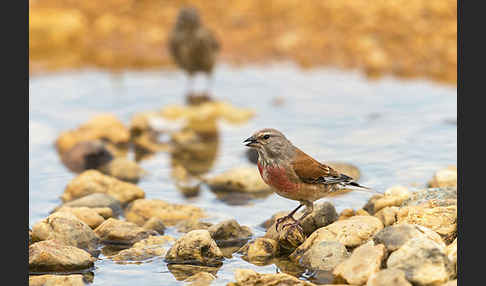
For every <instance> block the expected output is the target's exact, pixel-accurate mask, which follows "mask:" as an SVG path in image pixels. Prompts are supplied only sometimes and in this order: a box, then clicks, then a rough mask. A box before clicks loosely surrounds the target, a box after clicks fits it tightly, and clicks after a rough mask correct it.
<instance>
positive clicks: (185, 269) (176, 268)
mask: <svg viewBox="0 0 486 286" xmlns="http://www.w3.org/2000/svg"><path fill="white" fill-rule="evenodd" d="M167 268H168V269H169V271H170V273H172V275H174V277H175V279H176V280H177V281H185V280H186V279H188V278H189V277H191V276H194V275H197V274H198V273H203V272H206V273H210V274H212V275H216V273H217V272H218V270H219V267H213V266H201V265H190V264H168V265H167Z"/></svg>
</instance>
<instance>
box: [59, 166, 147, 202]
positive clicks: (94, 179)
mask: <svg viewBox="0 0 486 286" xmlns="http://www.w3.org/2000/svg"><path fill="white" fill-rule="evenodd" d="M93 193H105V194H108V195H110V196H112V197H113V198H115V199H117V200H118V201H119V202H120V203H122V204H126V203H128V202H131V201H133V200H136V199H140V198H144V197H145V192H144V191H143V190H142V189H141V188H139V187H137V186H135V185H134V184H131V183H127V182H123V181H120V180H118V179H115V178H113V177H110V176H106V175H103V174H102V173H101V172H99V171H97V170H88V171H84V172H83V173H81V174H80V175H78V176H77V177H76V178H74V179H73V180H71V182H69V184H68V185H67V186H66V189H65V190H64V193H63V194H62V196H61V199H62V200H63V201H64V202H67V201H70V200H73V199H77V198H80V197H83V196H86V195H89V194H93Z"/></svg>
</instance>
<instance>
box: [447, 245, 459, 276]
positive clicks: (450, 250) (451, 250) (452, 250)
mask: <svg viewBox="0 0 486 286" xmlns="http://www.w3.org/2000/svg"><path fill="white" fill-rule="evenodd" d="M445 254H446V255H447V258H449V260H450V261H451V262H452V264H454V268H455V270H456V275H457V238H456V239H454V241H453V242H452V243H451V244H449V245H448V246H447V247H446V249H445Z"/></svg>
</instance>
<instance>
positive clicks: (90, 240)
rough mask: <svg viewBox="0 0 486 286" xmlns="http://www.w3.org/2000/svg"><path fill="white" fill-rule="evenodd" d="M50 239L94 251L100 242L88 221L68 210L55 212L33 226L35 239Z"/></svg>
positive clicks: (33, 238)
mask: <svg viewBox="0 0 486 286" xmlns="http://www.w3.org/2000/svg"><path fill="white" fill-rule="evenodd" d="M50 239H55V240H56V241H58V242H61V243H64V244H65V245H71V246H75V247H78V248H81V249H84V250H87V251H89V252H92V251H93V250H94V249H95V248H96V247H97V245H98V242H99V239H98V236H97V235H96V234H95V232H94V231H93V230H92V229H91V228H90V227H89V226H88V225H87V224H86V223H84V222H82V221H81V220H79V219H78V218H77V217H76V216H74V215H73V214H71V213H67V212H55V213H53V214H51V215H50V216H48V217H47V218H45V219H43V220H41V221H39V222H37V223H36V224H34V226H33V227H32V240H33V241H42V240H50Z"/></svg>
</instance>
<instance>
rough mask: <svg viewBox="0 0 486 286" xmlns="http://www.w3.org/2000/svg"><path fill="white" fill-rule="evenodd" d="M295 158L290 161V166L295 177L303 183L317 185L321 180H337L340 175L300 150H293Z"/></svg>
mask: <svg viewBox="0 0 486 286" xmlns="http://www.w3.org/2000/svg"><path fill="white" fill-rule="evenodd" d="M295 149H296V152H295V157H294V159H293V160H292V163H291V166H292V168H293V169H294V171H295V173H296V174H297V176H298V177H299V178H300V179H301V180H302V181H303V182H305V183H317V182H318V181H320V180H321V179H322V178H326V177H335V178H339V177H340V175H341V174H340V173H339V172H337V171H336V170H334V169H333V168H331V167H330V166H327V165H325V164H322V163H319V162H318V161H316V160H315V159H314V158H312V157H311V156H309V155H307V154H305V153H304V152H302V151H301V150H300V149H298V148H295Z"/></svg>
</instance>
